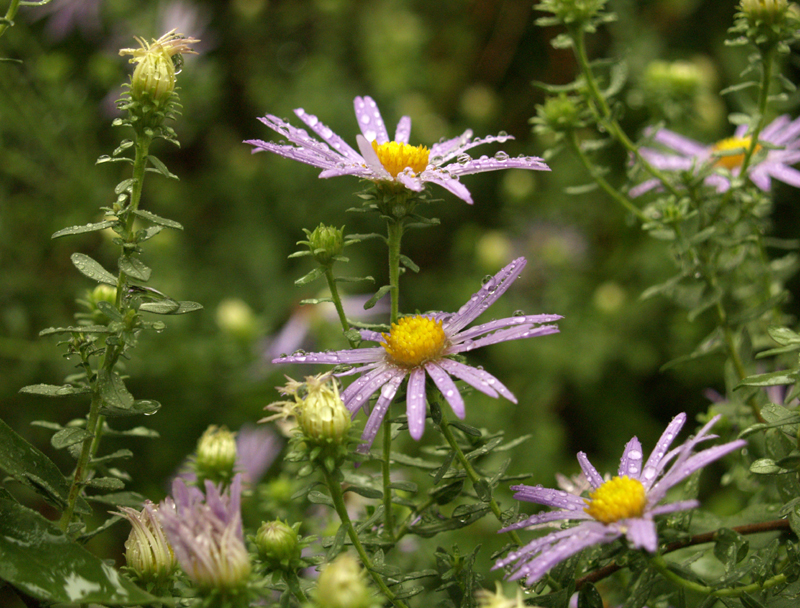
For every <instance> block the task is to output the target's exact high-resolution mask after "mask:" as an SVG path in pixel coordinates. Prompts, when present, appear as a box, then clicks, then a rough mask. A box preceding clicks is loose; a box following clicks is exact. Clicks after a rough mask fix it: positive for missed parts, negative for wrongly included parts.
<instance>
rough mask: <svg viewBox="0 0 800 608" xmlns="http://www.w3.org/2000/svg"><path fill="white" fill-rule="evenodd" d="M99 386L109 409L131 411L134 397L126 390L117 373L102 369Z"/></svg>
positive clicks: (99, 375)
mask: <svg viewBox="0 0 800 608" xmlns="http://www.w3.org/2000/svg"><path fill="white" fill-rule="evenodd" d="M97 386H98V388H99V390H100V396H101V397H102V398H103V401H104V402H105V405H106V406H108V407H109V408H114V409H130V407H131V406H132V405H133V395H131V394H130V393H129V392H128V389H127V388H125V382H123V380H122V378H120V376H119V374H118V373H117V372H114V371H109V370H107V369H105V368H103V369H101V370H100V371H99V372H98V374H97Z"/></svg>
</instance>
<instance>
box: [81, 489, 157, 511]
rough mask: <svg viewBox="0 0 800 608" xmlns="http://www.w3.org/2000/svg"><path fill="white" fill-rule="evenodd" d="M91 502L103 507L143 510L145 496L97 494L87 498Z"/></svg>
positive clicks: (114, 493)
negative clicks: (112, 506) (111, 506)
mask: <svg viewBox="0 0 800 608" xmlns="http://www.w3.org/2000/svg"><path fill="white" fill-rule="evenodd" d="M86 500H88V501H89V502H96V503H100V504H103V505H114V506H115V507H131V508H132V509H141V508H142V504H143V503H144V500H145V499H144V496H142V495H141V494H139V493H138V492H112V493H110V494H95V495H94V496H87V497H86Z"/></svg>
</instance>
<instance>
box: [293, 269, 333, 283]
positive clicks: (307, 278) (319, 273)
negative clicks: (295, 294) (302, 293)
mask: <svg viewBox="0 0 800 608" xmlns="http://www.w3.org/2000/svg"><path fill="white" fill-rule="evenodd" d="M323 276H325V269H324V268H323V267H322V266H317V267H316V268H314V269H313V270H312V271H311V272H309V273H308V274H306V275H303V276H302V277H300V278H299V279H297V280H296V281H295V282H294V284H295V285H297V286H298V287H299V286H301V285H307V284H308V283H311V281H316V280H317V279H318V278H320V277H323Z"/></svg>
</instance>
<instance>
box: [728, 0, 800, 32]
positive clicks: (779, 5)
mask: <svg viewBox="0 0 800 608" xmlns="http://www.w3.org/2000/svg"><path fill="white" fill-rule="evenodd" d="M739 8H740V9H741V11H742V13H743V14H744V16H745V18H746V19H747V21H748V22H749V23H750V25H751V26H757V25H759V24H760V23H765V24H768V25H772V24H775V23H780V22H781V21H782V20H783V18H784V17H785V15H786V11H788V10H789V3H788V2H787V1H786V0H742V1H741V3H740V4H739Z"/></svg>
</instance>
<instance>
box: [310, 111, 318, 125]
mask: <svg viewBox="0 0 800 608" xmlns="http://www.w3.org/2000/svg"><path fill="white" fill-rule="evenodd" d="M318 122H319V118H317V117H316V116H314V115H313V114H312V115H311V116H309V117H308V126H309V127H314V126H316V124H317V123H318Z"/></svg>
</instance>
